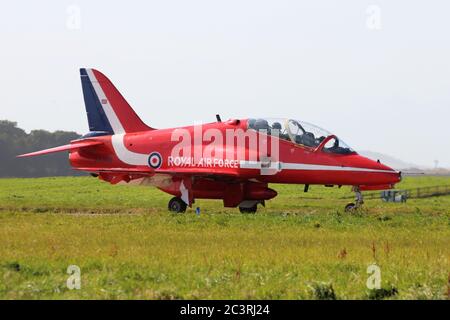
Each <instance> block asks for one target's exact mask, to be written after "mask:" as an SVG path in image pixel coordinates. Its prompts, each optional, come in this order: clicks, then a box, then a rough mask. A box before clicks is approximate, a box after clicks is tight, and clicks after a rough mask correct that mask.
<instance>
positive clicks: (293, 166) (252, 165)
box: [240, 161, 396, 173]
mask: <svg viewBox="0 0 450 320" xmlns="http://www.w3.org/2000/svg"><path fill="white" fill-rule="evenodd" d="M261 164H262V163H261V162H259V161H241V162H240V166H241V168H242V169H261ZM280 170H304V171H311V170H314V171H359V172H379V173H396V171H394V170H381V169H369V168H358V167H345V166H327V165H320V164H307V163H288V162H280Z"/></svg>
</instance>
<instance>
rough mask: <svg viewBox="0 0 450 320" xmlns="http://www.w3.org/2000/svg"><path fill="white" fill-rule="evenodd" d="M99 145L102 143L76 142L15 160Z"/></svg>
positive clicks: (32, 153)
mask: <svg viewBox="0 0 450 320" xmlns="http://www.w3.org/2000/svg"><path fill="white" fill-rule="evenodd" d="M100 144H103V142H100V141H94V140H86V141H77V142H74V143H71V144H66V145H64V146H59V147H55V148H50V149H45V150H40V151H36V152H31V153H26V154H21V155H19V156H17V158H25V157H34V156H40V155H43V154H48V153H55V152H61V151H72V150H76V149H81V148H86V147H92V146H96V145H100Z"/></svg>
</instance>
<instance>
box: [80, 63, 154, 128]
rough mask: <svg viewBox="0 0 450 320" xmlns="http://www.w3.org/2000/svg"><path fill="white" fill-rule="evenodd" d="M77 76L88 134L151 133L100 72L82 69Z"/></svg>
mask: <svg viewBox="0 0 450 320" xmlns="http://www.w3.org/2000/svg"><path fill="white" fill-rule="evenodd" d="M80 77H81V86H82V87H83V96H84V104H85V107H86V113H87V117H88V123H89V130H90V131H102V132H107V133H109V134H120V133H128V132H139V131H146V130H152V128H150V127H148V126H147V125H146V124H145V123H144V122H142V120H141V119H140V118H139V117H138V115H137V114H136V113H135V112H134V110H133V109H132V108H131V107H130V105H129V104H128V102H127V101H126V100H125V98H124V97H123V96H122V95H121V94H120V92H119V91H118V90H117V89H116V87H114V85H113V84H112V82H111V81H110V80H109V79H108V78H107V77H106V76H105V75H104V74H103V73H101V72H100V71H97V70H95V69H84V68H82V69H80Z"/></svg>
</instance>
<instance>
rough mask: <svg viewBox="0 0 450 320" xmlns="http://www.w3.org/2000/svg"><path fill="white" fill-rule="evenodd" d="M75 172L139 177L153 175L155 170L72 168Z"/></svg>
mask: <svg viewBox="0 0 450 320" xmlns="http://www.w3.org/2000/svg"><path fill="white" fill-rule="evenodd" d="M74 169H75V170H80V171H87V172H93V173H114V174H139V175H144V176H148V175H153V174H154V173H155V170H153V169H151V168H148V169H142V168H74Z"/></svg>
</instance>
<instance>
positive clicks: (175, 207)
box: [168, 197, 187, 213]
mask: <svg viewBox="0 0 450 320" xmlns="http://www.w3.org/2000/svg"><path fill="white" fill-rule="evenodd" d="M168 207H169V211H170V212H174V213H184V212H186V208H187V204H186V203H185V202H184V201H183V200H181V198H179V197H173V198H172V199H170V201H169V206H168Z"/></svg>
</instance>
